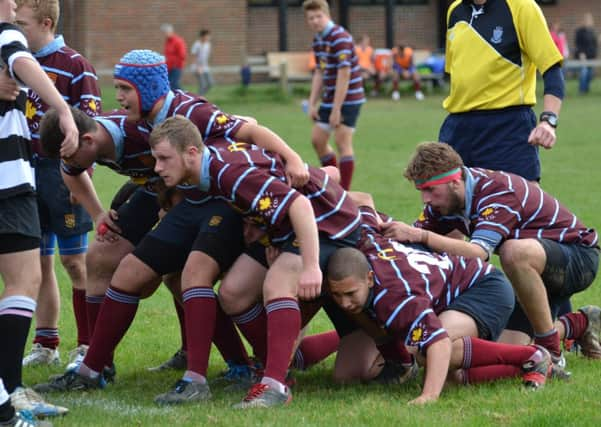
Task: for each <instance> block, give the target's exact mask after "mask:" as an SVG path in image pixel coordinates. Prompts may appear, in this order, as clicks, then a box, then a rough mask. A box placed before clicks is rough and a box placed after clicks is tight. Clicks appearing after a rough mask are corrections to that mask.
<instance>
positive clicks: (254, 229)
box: [242, 218, 265, 246]
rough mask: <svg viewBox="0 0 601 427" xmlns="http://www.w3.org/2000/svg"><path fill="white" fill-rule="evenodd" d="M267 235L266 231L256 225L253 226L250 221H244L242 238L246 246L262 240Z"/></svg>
mask: <svg viewBox="0 0 601 427" xmlns="http://www.w3.org/2000/svg"><path fill="white" fill-rule="evenodd" d="M264 235H265V231H263V230H261V228H260V227H258V226H257V225H256V224H253V223H252V222H250V220H248V219H246V218H245V219H243V221H242V236H243V238H244V244H245V245H246V246H248V245H250V244H251V243H253V242H256V241H257V240H259V239H261V238H262V237H263V236H264Z"/></svg>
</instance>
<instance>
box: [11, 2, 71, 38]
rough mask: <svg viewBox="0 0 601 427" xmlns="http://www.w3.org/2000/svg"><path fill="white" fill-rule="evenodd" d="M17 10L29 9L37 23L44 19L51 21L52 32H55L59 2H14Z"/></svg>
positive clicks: (58, 14)
mask: <svg viewBox="0 0 601 427" xmlns="http://www.w3.org/2000/svg"><path fill="white" fill-rule="evenodd" d="M15 3H17V10H19V9H20V8H22V7H23V6H26V7H29V8H31V10H33V12H34V14H35V17H36V18H37V20H38V22H42V21H43V20H44V18H50V19H51V20H52V31H55V30H56V27H57V25H58V19H59V16H60V13H61V10H60V4H59V0H16V2H15Z"/></svg>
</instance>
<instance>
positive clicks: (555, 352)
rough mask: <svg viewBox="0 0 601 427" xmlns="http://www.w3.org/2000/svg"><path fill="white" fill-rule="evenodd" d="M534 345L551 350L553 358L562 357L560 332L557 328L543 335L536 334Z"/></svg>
mask: <svg viewBox="0 0 601 427" xmlns="http://www.w3.org/2000/svg"><path fill="white" fill-rule="evenodd" d="M534 344H538V345H542V346H543V347H545V348H546V349H547V350H549V352H550V353H551V356H560V355H561V343H560V339H559V332H557V329H555V328H553V329H551V330H550V331H548V332H544V333H542V334H534Z"/></svg>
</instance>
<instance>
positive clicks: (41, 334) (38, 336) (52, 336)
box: [33, 328, 60, 350]
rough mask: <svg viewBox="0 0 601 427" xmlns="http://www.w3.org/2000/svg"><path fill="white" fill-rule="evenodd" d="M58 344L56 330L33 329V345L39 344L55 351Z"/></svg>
mask: <svg viewBox="0 0 601 427" xmlns="http://www.w3.org/2000/svg"><path fill="white" fill-rule="evenodd" d="M59 342H60V338H59V336H58V328H35V338H34V339H33V343H34V344H40V345H41V346H42V347H46V348H51V349H52V350H55V349H56V348H57V347H58V344H59Z"/></svg>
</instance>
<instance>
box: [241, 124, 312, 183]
mask: <svg viewBox="0 0 601 427" xmlns="http://www.w3.org/2000/svg"><path fill="white" fill-rule="evenodd" d="M236 138H238V139H240V140H242V141H247V142H249V143H251V144H255V145H258V146H259V147H261V148H264V149H266V150H268V151H272V152H274V153H277V154H279V155H280V156H282V158H283V159H284V161H285V162H286V175H288V178H289V179H290V182H291V184H292V186H293V187H302V186H303V185H305V184H306V183H307V181H308V180H309V171H308V170H307V168H306V167H305V163H304V162H303V159H302V158H301V157H300V156H299V155H298V154H297V153H296V151H294V150H293V149H292V148H290V146H288V144H286V142H284V140H283V139H282V138H280V137H279V136H278V135H277V134H276V133H275V132H273V131H271V130H270V129H268V128H266V127H265V126H260V125H254V124H251V123H244V124H242V126H240V128H239V129H238V130H237V131H236Z"/></svg>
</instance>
